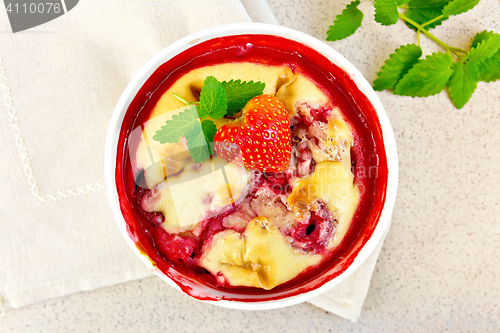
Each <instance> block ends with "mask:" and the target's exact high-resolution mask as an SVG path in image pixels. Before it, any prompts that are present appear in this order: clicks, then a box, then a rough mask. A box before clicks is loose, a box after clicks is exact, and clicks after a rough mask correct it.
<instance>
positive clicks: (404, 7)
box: [397, 5, 410, 10]
mask: <svg viewBox="0 0 500 333" xmlns="http://www.w3.org/2000/svg"><path fill="white" fill-rule="evenodd" d="M397 7H398V8H399V9H406V10H408V9H410V7H409V6H408V5H402V6H397Z"/></svg>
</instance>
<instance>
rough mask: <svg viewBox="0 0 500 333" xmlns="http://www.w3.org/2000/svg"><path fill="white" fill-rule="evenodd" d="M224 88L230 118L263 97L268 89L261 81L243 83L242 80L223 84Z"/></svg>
mask: <svg viewBox="0 0 500 333" xmlns="http://www.w3.org/2000/svg"><path fill="white" fill-rule="evenodd" d="M222 86H223V87H224V89H225V91H226V95H227V114H228V115H229V116H232V115H234V114H235V113H238V112H240V111H241V109H243V107H244V106H245V105H246V104H247V103H248V101H249V100H251V99H252V98H254V97H255V96H259V95H262V93H263V92H264V88H265V87H266V85H265V84H264V83H262V82H259V81H258V82H253V81H248V82H246V81H245V82H241V80H236V81H234V80H231V81H229V82H227V81H224V82H222ZM212 118H213V117H212ZM214 119H215V118H214Z"/></svg>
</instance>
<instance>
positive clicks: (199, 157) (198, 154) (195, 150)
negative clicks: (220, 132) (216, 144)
mask: <svg viewBox="0 0 500 333" xmlns="http://www.w3.org/2000/svg"><path fill="white" fill-rule="evenodd" d="M186 143H187V146H188V149H189V152H190V153H191V157H192V158H193V160H194V162H195V163H201V162H204V161H206V160H207V158H209V157H210V148H209V145H207V141H206V139H205V134H204V132H203V129H202V125H201V123H200V122H199V121H197V122H195V124H194V125H193V129H192V130H191V132H189V133H188V134H187V135H186Z"/></svg>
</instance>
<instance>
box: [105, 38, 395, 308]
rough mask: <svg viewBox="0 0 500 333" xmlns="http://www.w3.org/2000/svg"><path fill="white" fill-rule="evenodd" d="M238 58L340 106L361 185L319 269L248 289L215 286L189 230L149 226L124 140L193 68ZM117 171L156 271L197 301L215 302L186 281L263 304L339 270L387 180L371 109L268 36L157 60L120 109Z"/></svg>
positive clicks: (355, 248)
mask: <svg viewBox="0 0 500 333" xmlns="http://www.w3.org/2000/svg"><path fill="white" fill-rule="evenodd" d="M243 61H244V62H253V63H259V64H264V65H287V66H288V67H290V69H291V70H292V71H294V72H295V73H300V74H302V75H305V76H307V77H309V78H310V79H312V80H313V81H315V82H316V83H317V85H318V86H319V87H321V88H322V89H323V91H324V93H325V94H326V95H327V96H328V97H330V99H331V101H332V102H333V105H334V106H337V107H339V108H340V110H341V111H342V113H343V115H344V117H345V118H346V120H347V122H348V123H349V124H350V125H351V128H352V130H353V136H354V146H353V148H352V149H351V154H352V161H353V162H352V163H353V172H354V176H355V178H354V181H355V183H356V184H358V186H359V187H360V189H361V198H360V204H359V206H358V208H357V210H356V213H355V215H354V218H353V221H352V223H351V227H350V229H349V231H348V232H347V234H346V236H345V238H344V240H343V241H342V243H341V244H340V245H339V246H338V247H337V248H336V249H335V250H333V251H331V253H329V257H328V258H327V259H326V260H324V261H323V263H322V264H321V265H320V266H319V267H315V268H310V269H307V270H306V271H304V272H303V273H301V274H300V275H299V276H298V277H296V278H295V279H293V280H291V281H288V282H286V283H284V284H282V285H280V286H277V287H276V288H274V289H272V290H268V291H266V290H263V289H259V288H253V287H227V286H220V285H218V284H217V282H216V279H215V277H214V276H212V275H211V274H209V273H208V272H207V271H206V270H204V269H202V268H200V267H197V266H196V265H195V264H194V263H191V261H190V259H189V257H187V256H186V255H187V254H188V253H190V251H192V250H193V249H192V248H194V247H195V246H196V244H195V243H194V242H190V240H189V235H188V236H186V235H179V236H177V235H169V234H168V233H166V232H165V231H164V230H163V229H161V228H159V227H158V226H155V225H154V223H150V221H148V218H147V216H146V215H144V213H145V212H144V211H143V210H142V209H141V207H140V203H139V202H140V200H138V198H137V193H138V192H137V189H136V182H135V179H134V174H133V171H132V165H131V161H130V156H129V151H130V149H129V146H128V145H132V149H131V150H132V151H134V150H135V148H136V146H137V144H138V142H130V141H129V139H128V137H129V135H130V133H131V131H132V130H133V129H135V128H137V127H138V126H140V125H141V124H143V123H145V122H146V121H147V120H148V118H149V115H150V114H151V112H152V110H153V108H154V106H155V105H156V103H157V101H158V100H159V99H160V97H161V96H162V94H163V93H164V92H165V91H167V90H168V89H169V88H170V87H171V86H172V84H173V83H174V82H176V81H177V80H178V79H179V78H180V77H182V76H183V75H184V74H186V73H188V72H189V71H191V70H193V69H196V68H199V67H204V66H211V65H217V64H221V63H230V62H235V63H237V62H243ZM314 117H315V118H317V120H320V121H322V120H323V119H322V114H321V113H318V114H315V115H314ZM115 171H116V172H115V177H116V179H115V180H116V186H117V191H118V196H119V201H120V208H121V211H122V214H123V217H124V219H125V221H126V223H127V230H128V231H129V234H130V237H131V238H132V239H133V240H134V241H135V242H136V245H137V247H138V248H139V249H141V250H142V251H144V252H145V253H146V254H147V255H148V256H149V257H150V258H151V260H152V261H153V262H154V264H155V266H156V267H157V268H158V269H159V270H161V271H162V272H163V273H165V274H166V275H167V276H168V277H170V278H171V279H172V280H173V281H174V282H175V283H176V284H177V285H179V287H180V288H181V289H182V290H183V291H184V292H186V293H188V294H190V295H192V296H194V297H196V298H199V299H204V300H216V299H220V297H219V298H215V297H213V296H210V295H200V294H199V293H196V292H194V289H193V287H192V286H188V285H187V284H186V283H185V281H196V283H199V284H200V285H203V286H205V287H208V288H213V289H216V290H217V291H227V295H229V296H224V297H223V298H224V299H226V300H244V301H247V302H255V301H269V300H274V299H281V298H284V297H290V296H295V295H298V294H302V293H304V292H307V291H309V290H312V289H316V288H318V287H320V286H321V285H323V284H325V283H326V282H328V281H329V280H331V279H332V278H334V277H336V276H338V275H340V274H341V273H342V272H344V271H345V270H346V269H347V268H348V267H349V266H350V265H351V264H352V262H353V261H354V258H355V257H356V255H357V254H358V252H359V251H360V250H361V248H362V247H363V245H364V244H365V243H366V242H367V241H368V239H369V238H370V236H371V235H372V233H373V231H374V229H375V227H376V226H377V223H378V221H379V218H380V213H381V211H382V208H383V206H384V202H385V195H386V188H387V177H388V170H387V157H386V153H385V148H384V143H383V139H382V129H381V126H380V123H379V120H378V118H377V115H376V112H375V109H374V107H373V106H372V104H371V103H370V101H369V100H368V99H367V98H366V96H365V95H364V94H363V93H362V92H360V91H359V89H358V88H357V87H356V84H355V83H354V82H353V81H352V79H351V78H350V77H349V75H348V74H347V73H345V72H344V71H343V70H342V69H340V68H339V67H337V66H336V65H334V64H333V63H332V62H331V61H329V60H328V59H327V58H325V57H324V56H323V55H321V54H320V53H318V52H317V51H315V50H313V49H311V48H309V47H308V46H305V45H303V44H301V43H298V42H295V41H291V40H288V39H285V38H282V37H277V36H269V35H239V36H227V37H221V38H215V39H211V40H208V41H205V42H203V43H200V44H197V45H195V46H193V47H191V48H190V49H188V50H186V51H184V52H182V53H180V54H179V55H177V56H175V57H173V58H171V59H170V60H168V61H167V62H166V63H164V64H162V65H161V66H160V67H159V68H158V69H157V70H156V71H155V72H154V73H153V74H152V75H151V76H150V78H149V79H148V80H147V81H146V82H145V84H144V85H143V86H142V87H141V89H140V90H139V92H138V93H137V94H136V96H135V98H134V100H133V101H132V103H131V104H130V106H129V108H128V110H127V112H126V114H125V117H124V120H123V123H122V127H121V131H120V137H119V141H118V150H117V160H116V170H115ZM139 192H140V191H139ZM228 213H229V212H227V213H225V214H228ZM222 218H223V216H219V217H218V219H217V218H216V219H215V220H216V221H215V220H214V221H213V225H212V226H210V228H212V229H214V230H212V231H211V232H209V233H208V234H207V235H213V233H215V232H217V231H218V230H222V229H223V228H222V223H221V221H222ZM160 222H161V221H160ZM174 237H182V238H183V239H184V238H185V245H186V247H184V248H176V249H174V251H173V253H171V254H170V255H169V254H168V253H164V251H162V250H161V249H162V243H164V242H168V243H169V244H171V243H172V242H174V241H175V239H173V238H174ZM181 243H182V242H181ZM172 254H173V255H172ZM181 258H182V259H183V260H181ZM172 270H174V271H175V274H174V273H172V272H173V271H172ZM182 276H186V277H188V279H186V280H185V281H183V279H182V278H180V277H182ZM246 295H251V297H246Z"/></svg>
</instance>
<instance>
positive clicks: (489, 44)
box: [467, 34, 500, 63]
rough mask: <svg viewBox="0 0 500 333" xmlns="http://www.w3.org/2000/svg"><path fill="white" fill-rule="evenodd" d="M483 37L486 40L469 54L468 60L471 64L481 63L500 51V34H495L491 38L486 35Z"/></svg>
mask: <svg viewBox="0 0 500 333" xmlns="http://www.w3.org/2000/svg"><path fill="white" fill-rule="evenodd" d="M476 36H477V35H476ZM483 37H484V39H483V40H482V41H481V42H480V43H478V44H477V45H476V46H475V47H474V48H472V49H471V50H470V52H469V53H468V54H467V60H469V61H470V62H476V63H479V62H481V61H484V60H486V59H488V58H491V57H492V56H493V55H494V54H495V53H497V51H498V50H499V49H500V35H499V34H493V35H491V36H486V35H484V36H483ZM474 40H476V39H474Z"/></svg>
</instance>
